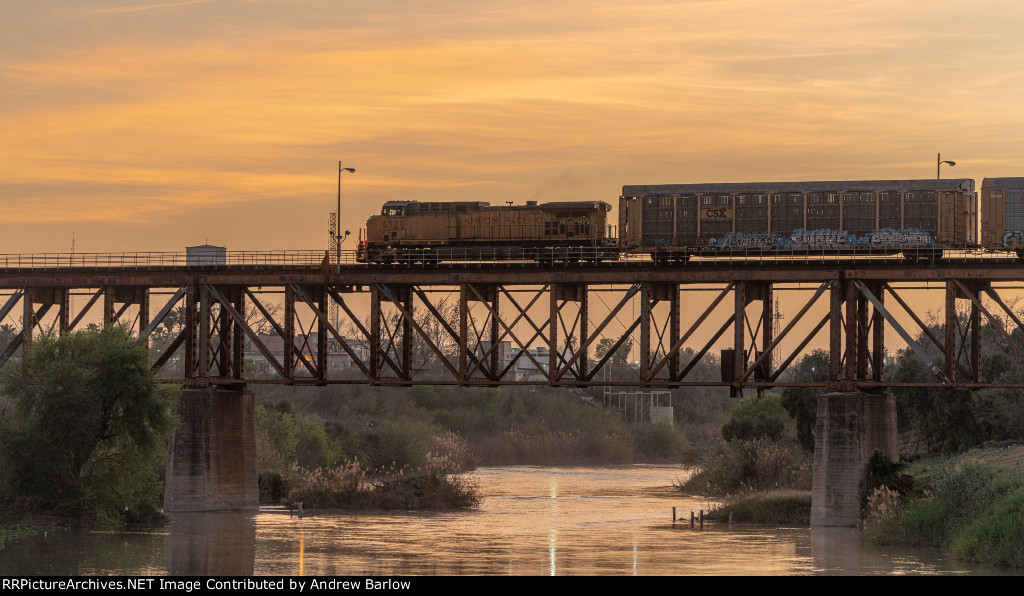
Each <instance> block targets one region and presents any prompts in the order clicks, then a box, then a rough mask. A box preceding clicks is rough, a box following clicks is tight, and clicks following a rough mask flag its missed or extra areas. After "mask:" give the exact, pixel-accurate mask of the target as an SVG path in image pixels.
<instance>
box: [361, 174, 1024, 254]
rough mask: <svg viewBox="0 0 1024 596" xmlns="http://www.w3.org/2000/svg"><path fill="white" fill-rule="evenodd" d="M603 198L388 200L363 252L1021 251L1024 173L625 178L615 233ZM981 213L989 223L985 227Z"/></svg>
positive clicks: (1023, 250)
mask: <svg viewBox="0 0 1024 596" xmlns="http://www.w3.org/2000/svg"><path fill="white" fill-rule="evenodd" d="M610 209H611V206H610V205H609V204H608V203H605V202H603V201H581V202H557V203H543V204H540V205H538V204H537V203H536V202H527V204H526V205H522V206H513V205H507V206H497V207H492V206H490V205H489V204H488V203H485V202H448V203H441V202H439V203H426V202H424V203H420V202H417V201H391V202H388V203H385V205H384V208H383V210H382V211H381V213H380V215H375V216H373V217H371V218H370V219H369V221H367V224H366V228H365V232H364V233H363V234H361V236H362V238H361V239H360V245H359V250H358V256H357V259H358V260H359V261H361V262H374V263H392V262H404V263H412V262H423V263H427V262H437V261H458V260H479V259H499V260H504V259H510V260H529V261H538V262H541V263H553V262H559V263H568V262H575V261H586V262H600V261H606V260H615V259H617V258H619V257H620V256H621V255H625V254H646V255H649V256H650V258H651V259H652V260H653V261H654V262H655V263H658V264H662V263H685V262H686V261H687V260H689V258H690V257H691V256H695V255H696V256H732V257H736V256H740V257H749V256H765V255H784V254H800V255H807V254H823V255H855V256H856V255H866V254H902V255H903V256H905V257H906V258H907V259H909V260H913V261H919V260H927V261H935V260H938V259H940V258H941V257H942V255H943V251H945V250H951V249H958V250H967V251H975V252H977V253H978V254H980V253H981V252H997V253H1011V254H1012V253H1015V254H1016V255H1017V256H1018V257H1020V258H1022V259H1024V178H985V179H984V180H983V182H982V187H981V192H980V194H979V193H978V192H976V191H975V182H974V180H970V179H966V178H954V179H935V180H857V181H819V182H758V183H720V184H661V185H632V186H623V187H622V195H621V196H620V197H619V210H618V211H619V213H618V215H619V220H618V232H619V234H618V237H617V238H616V237H615V235H614V234H612V226H610V225H609V224H608V216H607V214H608V212H609V211H610ZM979 211H980V216H981V220H980V226H979V217H978V216H979Z"/></svg>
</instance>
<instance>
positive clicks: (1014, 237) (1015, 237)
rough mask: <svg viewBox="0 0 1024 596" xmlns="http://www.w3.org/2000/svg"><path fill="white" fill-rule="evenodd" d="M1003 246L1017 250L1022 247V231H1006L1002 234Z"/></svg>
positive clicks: (1023, 246) (1023, 240)
mask: <svg viewBox="0 0 1024 596" xmlns="http://www.w3.org/2000/svg"><path fill="white" fill-rule="evenodd" d="M1003 248H1009V249H1010V250H1019V249H1022V248H1024V232H1007V233H1005V234H1003Z"/></svg>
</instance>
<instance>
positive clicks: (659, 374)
mask: <svg viewBox="0 0 1024 596" xmlns="http://www.w3.org/2000/svg"><path fill="white" fill-rule="evenodd" d="M329 258H330V257H328V258H324V253H323V252H317V251H309V252H288V253H228V256H227V258H226V259H225V261H224V264H222V265H206V266H195V265H189V264H188V263H187V262H186V261H185V257H184V255H183V254H160V255H158V256H154V255H152V254H144V255H138V254H135V255H130V254H128V255H7V256H6V257H5V256H3V255H0V288H2V289H4V290H6V292H4V294H5V296H4V297H3V298H2V299H0V323H6V324H9V325H12V326H14V327H15V328H16V331H17V333H18V334H17V335H16V336H15V337H14V339H13V341H10V342H8V343H7V345H6V347H4V346H0V350H2V352H0V365H2V364H4V363H6V362H8V361H9V360H10V359H11V358H12V357H17V355H18V354H19V353H20V352H19V348H21V349H25V347H28V346H29V345H30V343H31V341H32V336H33V334H37V333H40V332H41V331H42V330H47V329H54V330H57V331H59V332H62V333H63V332H67V331H71V330H74V329H77V328H81V327H82V326H84V324H86V323H87V322H89V321H90V320H92V321H94V322H97V323H98V322H100V321H102V323H103V324H123V325H126V326H129V327H130V328H131V329H132V331H133V332H135V333H138V334H140V335H141V336H143V337H148V336H149V335H150V333H152V332H153V331H154V330H155V329H157V328H158V327H159V326H160V325H161V324H162V323H163V322H164V321H165V320H167V317H168V315H169V313H171V312H173V311H175V310H176V309H180V308H183V309H184V321H183V324H182V325H180V326H179V328H178V329H177V331H176V335H175V336H174V337H173V339H172V341H171V342H170V344H169V346H168V347H167V349H166V350H164V351H163V352H162V353H161V354H159V355H158V356H154V359H153V360H154V361H153V367H154V369H157V370H160V372H161V375H162V377H163V380H165V381H168V382H177V383H182V384H183V385H185V386H186V387H194V388H202V387H212V386H225V385H226V386H231V385H243V384H246V383H282V384H288V385H326V384H332V383H362V384H371V385H399V386H404V385H413V384H451V385H464V386H497V385H513V384H523V385H548V386H568V387H588V386H598V385H605V386H607V385H622V386H633V387H637V386H639V387H669V388H671V387H685V386H698V385H699V386H715V385H718V386H728V387H732V388H733V389H735V390H737V391H739V390H742V389H743V388H755V389H763V388H766V387H772V386H785V385H791V386H820V385H821V383H787V382H784V381H782V380H781V379H782V377H781V375H782V373H783V372H784V371H785V370H786V369H787V367H788V366H789V365H790V364H792V363H793V362H794V361H795V360H796V359H798V357H799V356H800V355H801V354H803V353H805V352H806V351H807V350H808V349H809V348H812V347H827V349H828V352H829V355H830V368H829V381H828V386H827V389H828V390H834V391H872V390H880V389H881V388H883V387H891V386H895V385H896V384H894V383H890V382H887V381H886V379H885V378H884V377H883V363H884V357H885V346H886V343H885V339H886V336H887V335H888V336H889V338H890V339H892V338H894V337H896V336H898V337H899V345H900V347H904V346H908V347H909V348H910V349H912V350H913V352H914V354H915V355H916V356H917V357H918V358H919V359H920V360H921V361H922V362H923V363H924V364H925V365H926V366H927V367H928V369H930V370H931V372H932V373H933V378H932V379H929V380H928V381H927V382H921V383H915V384H913V385H914V386H926V387H945V388H965V389H975V388H982V387H992V386H1004V387H1021V386H1024V385H1020V384H1017V385H1006V384H1003V385H993V384H991V383H985V382H982V377H981V374H980V373H981V356H982V354H981V349H982V347H981V346H982V343H981V327H982V317H984V318H985V320H986V321H988V322H989V323H991V324H992V325H993V326H994V327H995V328H996V329H998V331H999V332H1000V333H1001V335H1002V337H1003V340H1004V341H1005V343H1004V346H1003V349H1011V350H1014V351H1016V352H1017V353H1018V354H1021V355H1022V356H1024V347H1022V346H1021V345H1019V344H1018V342H1017V341H1016V340H1017V339H1018V338H1015V337H1014V336H1013V334H1012V331H1013V330H1014V329H1016V328H1024V323H1022V322H1021V320H1020V318H1019V317H1018V315H1017V314H1016V313H1015V312H1014V311H1013V310H1012V308H1010V306H1008V304H1012V303H1013V298H1012V297H1011V296H1010V295H1011V294H1012V293H1014V292H1020V291H1024V269H1022V266H1021V265H1020V264H1019V263H1018V262H1016V261H1015V260H1012V259H981V260H958V259H950V260H948V261H945V262H939V263H908V262H907V261H905V260H903V259H898V258H877V259H869V260H863V259H862V260H845V259H841V258H826V257H822V258H818V259H804V260H801V259H783V260H773V259H759V260H702V259H694V260H692V261H691V262H690V263H689V264H688V265H685V266H670V267H666V266H655V265H654V264H652V263H650V262H643V261H624V262H616V263H605V264H599V265H594V264H589V265H588V264H578V265H555V266H540V265H537V264H536V263H532V264H531V263H513V262H477V263H460V264H449V265H445V264H437V265H431V266H424V265H418V266H413V265H391V266H366V265H358V264H351V263H343V264H341V265H339V264H338V263H336V262H331V261H329ZM780 296H785V298H784V300H785V304H786V305H787V308H786V312H785V313H784V314H783V313H782V312H779V310H780V309H778V308H777V305H778V304H780V302H781V301H780V300H777V299H778V298H779V297H780ZM922 300H926V301H932V302H933V303H935V304H936V306H937V309H933V314H932V317H931V319H930V320H931V322H932V324H931V326H929V325H928V324H926V322H925V320H924V319H926V318H928V317H926V316H925V315H924V314H923V313H922V312H921V311H922V307H920V306H915V305H917V304H920V303H921V301H922ZM935 310H937V312H938V316H937V317H936V316H935V315H934V312H935ZM19 312H20V314H21V316H20V317H19V316H18V314H19ZM179 312H180V311H179ZM936 321H937V322H938V327H937V328H938V329H940V331H939V332H938V333H936V332H935V331H934V329H936V325H935V322H936ZM826 329H827V330H826ZM258 330H266V333H259V332H258ZM893 334H895V335H893ZM922 337H923V338H924V339H923V340H920V341H919V338H922ZM294 338H298V340H295V339H294ZM271 342H273V343H274V345H279V346H281V347H280V348H279V349H277V350H275V349H273V348H272V347H271ZM503 342H508V343H505V344H504V345H505V346H506V347H508V346H511V348H512V349H511V350H510V351H509V353H514V356H511V357H508V356H506V357H504V358H499V353H500V352H501V349H500V346H501V345H502V344H503ZM247 345H248V350H249V353H250V354H253V353H258V354H259V356H261V357H262V359H264V360H265V361H266V363H267V365H268V367H269V370H270V372H271V373H272V374H270V375H256V374H254V372H253V371H247V370H246V368H245V358H246V349H247ZM599 346H600V347H601V350H600V351H599V350H598V347H599ZM684 347H687V348H689V349H684ZM538 348H539V349H538ZM620 348H622V350H620ZM722 348H725V351H723V352H721V354H722V355H723V358H722V360H723V362H724V364H723V366H722V375H721V376H720V377H716V378H714V379H707V378H703V379H696V378H693V377H694V375H693V374H691V373H692V372H693V371H694V369H695V366H696V365H697V364H698V362H699V361H700V360H701V359H702V358H703V357H704V356H705V355H707V354H713V355H715V356H716V357H717V356H718V355H719V350H720V349H722ZM729 350H731V352H729ZM332 351H333V352H334V353H336V354H342V353H343V354H344V355H345V357H346V361H347V365H348V368H346V369H345V370H344V371H338V370H336V369H334V368H331V367H330V366H329V358H330V353H331V352H332ZM625 351H628V352H629V354H630V358H629V359H630V360H632V361H633V362H632V363H631V365H630V366H629V367H628V371H629V374H627V375H626V377H627V378H623V377H622V376H621V375H619V376H618V378H614V379H613V378H611V377H610V376H609V375H607V374H605V370H606V369H608V368H610V366H609V362H610V360H612V359H613V357H614V355H615V354H617V353H618V354H622V353H624V352H625ZM599 353H600V356H599V355H598V354H599ZM730 360H731V362H730ZM169 363H174V366H173V367H172V366H169ZM424 363H427V364H426V365H425V364H424ZM524 368H526V369H529V370H531V371H533V374H532V376H528V377H524V376H523V375H521V374H518V375H517V374H515V371H517V370H521V369H524ZM161 369H162V370H161ZM630 375H632V376H630Z"/></svg>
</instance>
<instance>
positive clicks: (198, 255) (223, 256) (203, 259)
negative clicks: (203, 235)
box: [185, 244, 228, 267]
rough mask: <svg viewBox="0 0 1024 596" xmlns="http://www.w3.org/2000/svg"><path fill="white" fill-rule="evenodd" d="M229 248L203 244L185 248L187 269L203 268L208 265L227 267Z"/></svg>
mask: <svg viewBox="0 0 1024 596" xmlns="http://www.w3.org/2000/svg"><path fill="white" fill-rule="evenodd" d="M227 262H228V247H226V246H214V245H212V244H201V245H199V246H186V247H185V265H186V266H187V267H203V266H207V265H226V264H227Z"/></svg>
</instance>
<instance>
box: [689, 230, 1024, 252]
mask: <svg viewBox="0 0 1024 596" xmlns="http://www.w3.org/2000/svg"><path fill="white" fill-rule="evenodd" d="M934 244H935V243H934V240H933V239H932V237H931V235H930V234H929V233H928V232H925V231H923V230H916V229H914V230H893V229H889V228H886V229H882V230H875V231H873V232H868V233H867V234H864V235H861V236H858V235H857V234H851V233H850V232H849V231H848V230H827V229H826V230H796V231H795V232H793V233H792V234H790V235H788V236H785V235H783V234H776V233H774V232H750V233H740V232H733V233H730V234H725V235H723V236H720V237H718V238H712V239H710V240H708V246H709V247H710V248H713V249H716V250H736V249H755V250H807V249H824V248H839V247H845V248H850V249H864V248H904V247H915V248H924V247H933V246H934ZM1020 245H1021V246H1022V247H1024V234H1021V235H1020Z"/></svg>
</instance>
